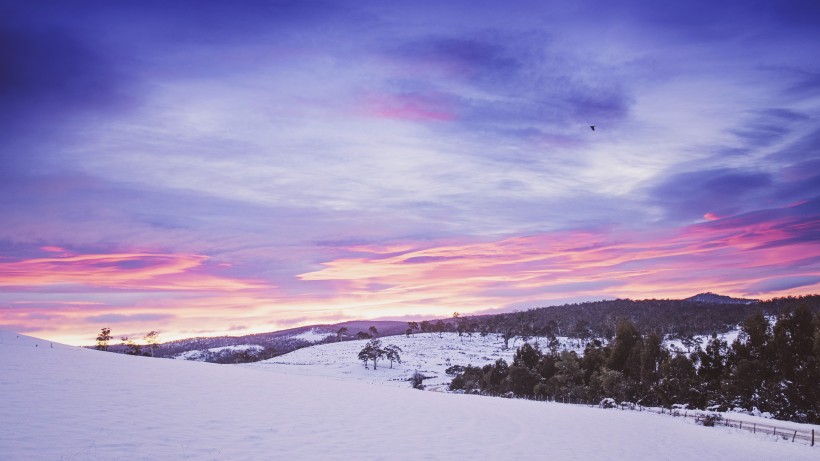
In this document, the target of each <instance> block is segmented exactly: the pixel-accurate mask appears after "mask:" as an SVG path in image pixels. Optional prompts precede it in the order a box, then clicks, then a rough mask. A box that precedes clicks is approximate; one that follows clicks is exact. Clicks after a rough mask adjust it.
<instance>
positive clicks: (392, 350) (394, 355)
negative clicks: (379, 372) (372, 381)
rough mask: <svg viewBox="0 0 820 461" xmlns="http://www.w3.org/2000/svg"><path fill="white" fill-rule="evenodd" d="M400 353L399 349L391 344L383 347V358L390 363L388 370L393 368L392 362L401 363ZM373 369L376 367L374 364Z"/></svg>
mask: <svg viewBox="0 0 820 461" xmlns="http://www.w3.org/2000/svg"><path fill="white" fill-rule="evenodd" d="M400 352H401V348H400V347H399V346H395V345H393V344H388V345H387V346H385V347H384V357H385V358H386V359H387V360H389V361H390V368H393V362H394V361H395V362H398V363H401V356H400V355H399V353H400ZM373 367H374V368H375V367H376V365H375V364H374V365H373Z"/></svg>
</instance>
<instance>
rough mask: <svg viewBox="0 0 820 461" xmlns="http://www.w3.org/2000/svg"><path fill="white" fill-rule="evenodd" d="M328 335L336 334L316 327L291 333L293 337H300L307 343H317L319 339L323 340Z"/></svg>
mask: <svg viewBox="0 0 820 461" xmlns="http://www.w3.org/2000/svg"><path fill="white" fill-rule="evenodd" d="M329 336H336V335H335V334H334V333H329V332H327V331H319V330H317V329H316V328H311V329H310V330H307V331H305V332H302V333H299V334H298V335H293V339H301V340H302V341H307V342H309V343H318V342H319V341H324V340H325V339H326V338H328V337H329Z"/></svg>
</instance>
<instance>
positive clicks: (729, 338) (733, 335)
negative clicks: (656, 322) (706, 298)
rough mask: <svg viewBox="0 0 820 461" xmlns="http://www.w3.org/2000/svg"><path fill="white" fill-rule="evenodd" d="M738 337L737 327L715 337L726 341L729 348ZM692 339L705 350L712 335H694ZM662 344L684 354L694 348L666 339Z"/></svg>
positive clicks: (676, 340) (679, 341) (677, 340)
mask: <svg viewBox="0 0 820 461" xmlns="http://www.w3.org/2000/svg"><path fill="white" fill-rule="evenodd" d="M739 335H740V328H739V327H738V328H735V329H733V330H731V331H728V332H725V333H719V334H718V335H717V337H718V338H720V339H722V340H724V341H726V344H727V345H729V346H731V345H732V343H733V342H734V341H735V340H736V339H737V337H738V336H739ZM693 338H694V340H695V341H696V342H698V343H699V344H700V347H701V349H706V345H707V344H709V341H711V340H712V335H695V336H693ZM663 344H664V345H665V346H666V347H668V348H670V349H672V348H676V349H678V350H681V351H684V352H689V351H690V350H694V348H692V349H687V348H686V346H684V345H683V342H682V341H681V340H680V339H669V338H667V339H665V340H664V342H663Z"/></svg>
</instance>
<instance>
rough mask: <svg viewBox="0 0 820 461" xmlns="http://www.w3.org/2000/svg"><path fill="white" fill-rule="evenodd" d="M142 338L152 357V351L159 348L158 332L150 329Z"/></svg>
mask: <svg viewBox="0 0 820 461" xmlns="http://www.w3.org/2000/svg"><path fill="white" fill-rule="evenodd" d="M144 339H145V343H146V344H147V345H148V350H149V351H150V352H151V357H153V356H154V352H155V351H156V350H157V349H159V332H158V331H154V330H152V331H150V332H149V333H148V334H147V335H145V338H144Z"/></svg>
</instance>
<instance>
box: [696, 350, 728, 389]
mask: <svg viewBox="0 0 820 461" xmlns="http://www.w3.org/2000/svg"><path fill="white" fill-rule="evenodd" d="M728 350H729V346H728V345H727V344H726V341H724V340H722V339H720V338H718V336H717V334H712V339H710V340H709V341H708V342H707V343H706V350H700V349H698V351H697V352H696V354H697V357H698V360H699V361H700V367H698V378H700V382H701V384H702V391H703V392H701V394H704V396H705V398H706V403H707V404H708V405H715V404H718V403H721V402H719V401H720V400H722V398H721V395H722V394H721V388H720V387H721V380H722V379H723V376H724V374H725V372H726V356H727V354H728Z"/></svg>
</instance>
